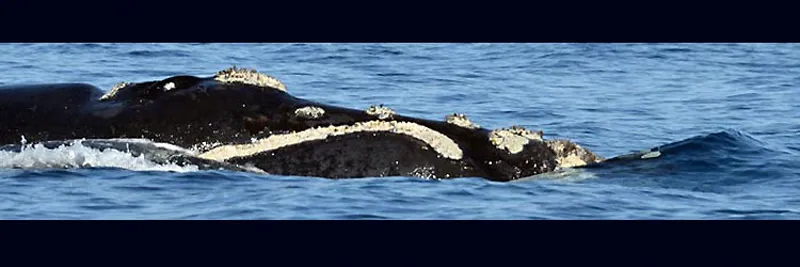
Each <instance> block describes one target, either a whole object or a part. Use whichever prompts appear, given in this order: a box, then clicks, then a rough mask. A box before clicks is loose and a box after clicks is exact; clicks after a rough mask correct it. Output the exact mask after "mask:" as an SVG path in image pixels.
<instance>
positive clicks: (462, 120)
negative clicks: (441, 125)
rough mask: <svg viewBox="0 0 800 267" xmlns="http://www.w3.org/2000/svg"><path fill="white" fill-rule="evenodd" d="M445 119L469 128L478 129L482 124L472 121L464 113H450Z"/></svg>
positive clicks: (450, 122)
mask: <svg viewBox="0 0 800 267" xmlns="http://www.w3.org/2000/svg"><path fill="white" fill-rule="evenodd" d="M445 120H446V121H447V123H449V124H453V125H456V126H460V127H464V128H467V129H477V128H480V127H481V126H480V125H477V124H475V123H473V122H472V121H470V120H469V118H467V115H464V114H450V115H447V116H446V117H445Z"/></svg>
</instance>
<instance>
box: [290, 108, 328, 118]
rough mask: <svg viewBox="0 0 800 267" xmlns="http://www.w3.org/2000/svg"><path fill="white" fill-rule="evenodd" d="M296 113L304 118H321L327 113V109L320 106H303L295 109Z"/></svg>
mask: <svg viewBox="0 0 800 267" xmlns="http://www.w3.org/2000/svg"><path fill="white" fill-rule="evenodd" d="M294 115H295V116H297V117H299V118H304V119H309V120H313V119H319V118H321V117H322V116H323V115H325V110H324V109H322V108H320V107H302V108H298V109H296V110H295V111H294Z"/></svg>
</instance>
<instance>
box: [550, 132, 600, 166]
mask: <svg viewBox="0 0 800 267" xmlns="http://www.w3.org/2000/svg"><path fill="white" fill-rule="evenodd" d="M545 143H546V144H547V146H548V147H550V149H552V150H553V152H555V153H556V162H558V166H557V167H558V168H571V167H577V166H584V165H587V164H589V163H596V162H600V161H603V160H604V159H603V157H601V156H599V155H596V154H594V153H592V152H591V151H589V150H587V149H585V148H583V147H581V146H580V145H578V144H576V143H574V142H571V141H569V140H560V139H559V140H547V141H545Z"/></svg>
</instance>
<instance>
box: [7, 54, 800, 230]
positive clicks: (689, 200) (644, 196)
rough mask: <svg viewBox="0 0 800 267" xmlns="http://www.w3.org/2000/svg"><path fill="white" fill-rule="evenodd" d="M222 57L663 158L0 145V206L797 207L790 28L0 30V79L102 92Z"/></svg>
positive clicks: (287, 212) (667, 211)
mask: <svg viewBox="0 0 800 267" xmlns="http://www.w3.org/2000/svg"><path fill="white" fill-rule="evenodd" d="M233 65H235V66H237V67H246V68H255V69H257V70H259V71H260V72H264V73H268V74H270V75H273V76H276V77H277V78H279V79H280V80H282V81H283V82H284V83H285V84H286V85H287V87H288V89H289V92H290V93H292V94H294V95H297V96H300V97H303V98H308V99H312V100H315V101H320V102H325V103H330V104H335V105H340V106H346V107H351V108H359V109H363V108H367V107H369V106H370V105H374V104H384V105H387V106H389V107H391V108H393V109H395V110H396V111H397V112H398V113H401V114H406V115H411V116H418V117H423V118H429V119H436V120H441V119H443V118H444V116H445V115H447V114H451V113H466V114H467V115H468V116H470V118H471V119H472V120H473V121H474V122H475V123H477V124H480V125H481V126H483V127H486V128H499V127H507V126H511V125H521V126H525V127H527V128H529V129H536V130H542V131H544V133H545V138H568V139H571V140H574V141H576V142H578V143H580V144H582V145H583V146H585V147H587V148H589V149H590V150H592V151H595V152H597V153H598V154H600V155H602V156H604V157H613V156H617V155H623V154H627V153H631V152H636V151H642V150H647V149H650V148H655V147H660V149H661V156H660V157H658V158H654V159H649V160H643V161H635V162H631V163H630V164H618V165H615V166H613V167H608V168H598V169H581V170H573V171H569V172H566V173H559V174H552V175H543V176H541V177H535V178H529V179H524V180H521V181H515V182H509V183H500V182H491V181H488V180H485V179H482V178H478V177H474V178H461V179H452V180H425V179H421V178H414V177H390V178H377V177H375V178H364V179H351V180H330V179H323V178H313V177H298V176H278V175H264V174H253V173H243V172H233V171H198V170H196V169H194V168H191V167H181V166H176V165H163V164H156V163H154V162H151V161H148V160H147V159H146V158H142V157H134V156H133V155H130V154H126V153H119V152H113V151H104V152H100V151H98V150H92V149H90V148H86V147H70V148H63V149H60V150H48V149H44V148H41V149H28V150H25V151H22V152H0V219H35V220H38V219H110V220H116V219H400V220H406V219H425V220H429V219H432V220H440V219H447V220H450V219H499V220H507V219H570V220H571V219H800V45H798V44H757V43H748V44H706V43H703V44H699V43H697V44H676V43H669V44H584V43H581V44H435V43H430V44H413V43H402V44H400V43H398V44H369V43H358V44H323V43H314V44H283V43H282V44H244V43H242V44H213V43H212V44H183V43H164V44H159V43H156V44H145V43H132V44H109V43H103V44H58V43H42V44H35V43H34V44H0V73H2V75H0V85H11V84H24V83H51V82H85V83H91V84H94V85H96V86H98V87H100V88H104V89H106V90H107V89H110V88H111V87H112V86H113V85H114V84H116V83H118V82H121V81H130V82H137V81H148V80H156V79H163V78H166V77H169V76H173V75H196V76H210V75H213V74H214V73H216V72H217V71H219V70H222V69H225V68H228V67H231V66H233ZM0 127H2V125H0ZM87 162H88V163H91V164H92V165H93V166H95V167H93V168H82V167H80V163H87ZM43 163H57V164H62V165H66V166H74V167H67V168H46V167H41V166H43V165H48V164H43Z"/></svg>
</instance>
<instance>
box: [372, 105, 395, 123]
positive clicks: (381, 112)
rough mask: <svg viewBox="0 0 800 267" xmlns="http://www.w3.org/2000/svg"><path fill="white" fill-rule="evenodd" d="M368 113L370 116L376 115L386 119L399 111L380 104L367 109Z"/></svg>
mask: <svg viewBox="0 0 800 267" xmlns="http://www.w3.org/2000/svg"><path fill="white" fill-rule="evenodd" d="M367 114H369V115H370V116H376V117H378V119H381V120H385V119H388V118H391V117H392V116H394V115H395V114H397V112H395V111H394V110H392V109H390V108H388V107H384V106H383V105H380V106H370V107H369V108H368V109H367Z"/></svg>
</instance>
